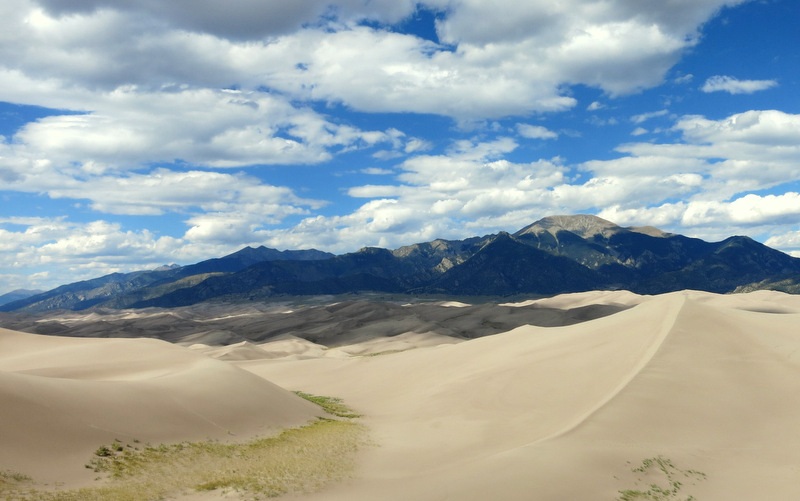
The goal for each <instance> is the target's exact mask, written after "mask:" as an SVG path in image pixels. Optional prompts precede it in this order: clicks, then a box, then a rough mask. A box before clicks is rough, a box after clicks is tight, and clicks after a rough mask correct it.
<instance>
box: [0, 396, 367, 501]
mask: <svg viewBox="0 0 800 501" xmlns="http://www.w3.org/2000/svg"><path fill="white" fill-rule="evenodd" d="M315 398H318V399H319V398H323V399H324V398H325V397H315ZM330 400H333V401H335V400H338V399H330ZM336 404H337V405H339V406H341V407H342V408H344V409H347V408H346V406H344V405H343V404H342V403H341V402H340V401H339V402H336ZM365 444H366V439H365V429H364V427H363V425H361V424H359V423H357V422H354V421H350V420H337V419H325V418H320V419H318V420H316V421H314V422H311V423H310V424H308V425H306V426H303V427H300V428H293V429H289V430H285V431H284V432H283V433H281V434H280V435H278V436H276V437H269V438H260V439H256V440H252V441H249V442H243V443H221V442H217V441H199V442H182V443H179V444H161V445H157V446H152V445H142V444H140V443H138V441H134V443H133V444H123V443H121V442H119V441H115V442H114V443H111V444H108V445H103V446H100V447H99V448H98V449H97V450H96V451H95V454H94V456H93V457H92V458H91V460H90V461H89V462H88V463H87V464H86V467H87V468H90V469H92V470H94V471H95V472H97V473H98V485H96V486H92V487H87V488H83V489H72V490H52V489H47V488H45V487H43V486H37V485H36V484H35V483H34V482H33V481H32V480H31V479H30V478H28V477H26V476H24V475H21V474H17V473H13V472H4V473H2V474H0V499H4V500H19V501H147V500H161V499H165V498H169V497H172V496H176V495H180V494H183V493H190V492H196V491H212V490H217V489H221V490H223V491H226V492H231V491H235V492H239V493H240V494H241V495H242V496H243V497H244V498H245V499H263V498H265V497H276V496H280V495H283V494H287V493H302V492H313V491H317V490H319V489H321V488H323V487H324V486H326V485H328V484H329V483H332V482H335V481H337V480H341V479H342V478H345V477H346V476H347V475H348V474H349V473H350V472H351V471H352V469H353V467H354V465H355V459H356V453H357V451H358V449H359V448H361V447H363V446H364V445H365Z"/></svg>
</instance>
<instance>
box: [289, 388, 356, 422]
mask: <svg viewBox="0 0 800 501" xmlns="http://www.w3.org/2000/svg"><path fill="white" fill-rule="evenodd" d="M295 394H296V395H297V396H298V397H302V398H305V399H306V400H308V401H309V402H313V403H315V404H317V405H319V406H320V407H322V409H323V410H324V411H325V412H327V413H328V414H332V415H334V416H337V417H342V418H348V419H354V418H360V417H361V414H357V413H356V412H354V411H353V409H351V408H350V407H348V406H346V405H345V404H344V403H343V402H342V399H341V398H334V397H321V396H318V395H310V394H308V393H303V392H302V391H296V392H295Z"/></svg>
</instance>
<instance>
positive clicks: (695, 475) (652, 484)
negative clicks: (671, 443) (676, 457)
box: [617, 456, 706, 501]
mask: <svg viewBox="0 0 800 501" xmlns="http://www.w3.org/2000/svg"><path fill="white" fill-rule="evenodd" d="M631 472H632V473H636V474H637V477H638V478H637V480H636V484H637V485H636V488H634V489H626V490H622V491H619V493H620V496H619V497H618V498H617V501H638V500H651V501H673V500H675V501H694V500H695V497H694V496H692V495H687V494H685V493H683V492H682V490H683V488H684V487H685V486H686V483H691V484H692V485H694V484H696V483H697V481H699V480H705V478H706V474H705V473H703V472H700V471H696V470H683V469H681V468H678V467H677V466H675V465H674V464H673V463H672V461H671V460H670V459H668V458H665V457H662V456H656V457H653V458H648V459H644V460H642V464H641V465H640V466H637V467H634V468H631ZM642 477H646V478H647V481H646V482H647V485H646V486H644V487H640V485H639V484H642V483H645V480H644V479H643V478H642Z"/></svg>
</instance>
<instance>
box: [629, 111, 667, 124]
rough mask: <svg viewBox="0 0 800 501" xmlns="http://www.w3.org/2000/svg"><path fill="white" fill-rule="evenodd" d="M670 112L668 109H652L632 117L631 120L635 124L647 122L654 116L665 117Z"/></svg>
mask: <svg viewBox="0 0 800 501" xmlns="http://www.w3.org/2000/svg"><path fill="white" fill-rule="evenodd" d="M668 113H669V111H668V110H658V111H651V112H648V113H641V114H639V115H634V116H632V117H631V122H633V123H635V124H640V123H643V122H646V121H648V120H650V119H652V118H657V117H663V116H666V115H667V114H668Z"/></svg>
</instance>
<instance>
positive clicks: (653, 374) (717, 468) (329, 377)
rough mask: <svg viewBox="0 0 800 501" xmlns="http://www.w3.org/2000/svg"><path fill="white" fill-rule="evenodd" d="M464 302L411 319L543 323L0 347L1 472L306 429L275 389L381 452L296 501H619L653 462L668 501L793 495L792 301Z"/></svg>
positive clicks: (38, 470)
mask: <svg viewBox="0 0 800 501" xmlns="http://www.w3.org/2000/svg"><path fill="white" fill-rule="evenodd" d="M459 306H461V307H460V308H450V307H449V306H447V305H438V307H439V308H442V309H448V310H450V312H449V313H443V312H439V311H436V310H433V309H431V310H424V311H425V318H427V319H430V318H436V317H437V315H449V316H448V317H447V318H448V319H449V321H450V322H451V323H455V324H457V327H455V329H454V330H456V331H461V330H463V329H469V328H470V325H469V322H472V323H473V324H474V325H473V326H472V327H473V328H474V329H475V330H480V329H481V328H482V327H481V325H480V322H481V321H482V320H481V317H480V315H478V314H477V312H479V311H485V312H486V316H485V317H484V318H483V321H491V322H493V321H495V320H496V319H497V315H499V314H500V312H502V311H511V310H514V309H524V310H526V311H530V310H532V309H537V308H540V309H541V312H542V313H543V314H545V315H553V316H551V317H548V318H550V320H549V321H548V323H547V325H549V326H547V327H545V326H530V325H528V326H521V327H517V328H514V329H512V330H509V331H507V332H502V333H499V334H495V335H489V336H485V337H479V338H477V339H468V340H465V339H464V338H463V337H462V336H457V337H453V336H444V335H442V334H441V332H440V331H441V328H439V329H438V330H437V331H436V332H424V331H422V330H421V329H420V330H418V331H409V332H406V333H400V334H398V333H397V332H396V331H397V330H399V329H400V328H401V327H402V325H401V326H400V327H398V326H397V325H395V326H393V330H392V331H391V334H392V335H390V336H381V335H380V334H381V332H380V326H381V325H390V324H391V323H392V321H393V319H401V320H402V321H403V322H409V325H410V324H411V323H410V320H409V319H408V318H409V317H408V311H407V310H403V308H402V307H396V306H389V307H386V308H382V309H379V313H381V314H383V315H385V316H386V317H385V318H384V319H378V318H376V317H373V316H372V314H371V313H370V312H368V311H366V310H365V306H364V305H354V304H342V305H340V306H338V307H333V308H332V310H330V311H334V312H339V313H342V310H348V311H350V312H351V314H352V315H353V316H352V317H351V318H353V319H362V320H363V319H365V318H369V319H370V323H369V330H368V331H367V330H365V327H364V326H363V325H359V324H358V323H357V322H355V321H354V323H352V326H353V328H354V329H355V330H356V331H357V332H356V334H352V333H344V331H342V333H343V334H344V335H342V336H339V335H337V336H335V339H334V344H335V346H333V347H332V346H328V345H324V344H321V343H313V342H311V341H308V340H306V339H301V338H298V337H295V336H293V335H291V334H290V333H285V334H282V335H281V336H278V337H276V338H274V339H271V340H270V341H268V342H263V343H259V344H254V343H249V342H247V343H239V344H235V345H230V346H195V347H194V348H195V349H193V350H190V349H186V348H184V347H182V346H177V345H169V344H167V343H164V342H159V341H153V340H105V339H103V340H98V339H67V338H53V337H44V336H36V335H30V334H22V333H16V332H11V331H0V399H2V402H3V406H2V408H0V425H2V427H3V429H9V427H10V428H13V429H15V430H20V432H19V433H18V434H14V435H13V436H12V435H8V434H3V436H2V439H0V440H2V444H0V445H2V447H0V469H2V468H12V469H15V470H25V469H28V470H29V471H30V472H31V473H33V474H36V475H39V476H43V475H50V477H49V478H55V477H60V478H65V477H69V475H72V474H73V473H76V472H75V471H74V470H70V469H68V468H66V467H65V466H64V465H65V464H67V463H69V462H70V461H72V462H77V465H78V468H80V467H81V465H82V464H83V463H82V462H83V461H85V458H86V456H87V454H88V453H91V450H92V449H93V448H94V447H96V446H97V444H98V443H103V442H107V441H108V440H109V439H113V438H116V437H119V438H122V439H127V438H128V437H134V436H136V437H138V438H140V439H142V440H166V439H170V438H176V437H179V436H180V437H187V438H191V437H197V436H206V435H208V436H219V435H220V433H221V432H222V431H223V429H225V430H227V429H230V430H234V431H235V432H236V433H238V434H242V435H244V434H246V433H252V432H253V430H262V429H265V428H270V427H279V426H289V425H293V424H298V423H300V422H303V421H305V420H307V419H309V418H310V417H313V415H314V410H315V409H314V408H311V409H309V408H308V407H307V406H306V405H305V402H303V401H298V400H297V399H296V398H295V397H294V396H293V395H292V394H291V393H288V392H286V391H285V390H282V389H281V388H278V387H276V386H274V385H272V384H271V383H269V382H268V381H272V382H274V383H276V384H277V385H279V386H280V387H282V388H286V389H287V390H304V391H310V392H313V393H317V394H322V395H331V396H337V397H342V398H343V399H345V401H346V402H347V403H348V404H349V405H351V406H352V407H354V408H356V409H357V410H358V411H360V412H361V413H363V414H364V417H363V418H362V420H363V422H364V423H365V424H366V425H367V426H368V427H369V429H370V435H371V439H372V441H373V442H374V443H375V446H374V447H369V448H367V449H366V450H365V451H363V452H362V453H361V458H360V462H359V467H358V469H357V471H356V472H355V474H354V476H353V478H352V479H350V480H347V481H345V482H343V483H341V484H339V485H337V486H334V487H331V488H329V489H327V490H325V491H323V492H320V493H317V494H309V495H304V496H294V497H291V499H306V500H333V501H336V500H348V501H349V500H356V501H357V500H376V499H380V500H401V499H402V500H408V499H413V500H422V501H425V500H431V501H432V500H445V499H458V500H466V501H470V500H486V499H494V500H564V499H569V500H604V499H605V500H614V499H617V498H618V497H619V496H620V491H621V490H624V489H640V488H641V489H644V490H646V489H647V488H649V484H650V483H657V482H662V484H663V483H664V481H665V478H662V477H664V475H663V474H662V473H660V472H659V471H657V469H655V470H653V471H649V472H647V473H634V472H632V471H631V469H632V468H633V467H635V466H637V465H639V464H641V461H642V460H644V459H647V458H653V457H658V456H661V457H663V458H668V459H670V460H671V461H672V462H673V463H674V464H675V465H677V467H678V468H680V469H681V471H678V470H675V472H676V473H675V475H677V477H676V478H678V477H679V479H680V481H681V482H682V485H680V486H679V490H680V492H678V493H676V494H675V495H674V496H672V497H665V498H664V499H686V498H688V496H690V495H692V496H694V497H695V498H696V499H698V500H700V501H702V500H716V499H726V500H753V499H771V500H772V499H775V500H778V499H780V500H782V499H787V500H789V499H798V498H800V483H798V481H797V479H798V478H800V425H798V423H800V400H798V398H797V396H798V395H800V297H798V296H789V295H785V294H781V293H775V292H757V293H751V294H742V295H729V296H719V295H714V294H708V293H703V292H694V291H684V292H678V293H672V294H666V295H661V296H637V295H634V294H631V293H628V292H624V291H618V292H592V293H582V294H570V295H564V296H557V297H554V298H547V299H539V300H535V301H532V302H528V303H526V304H524V305H521V304H516V305H506V306H504V307H503V308H505V310H498V309H497V307H496V306H495V307H489V306H487V307H486V308H485V310H480V308H481V307H470V306H463V305H459ZM428 307H430V308H434V307H435V305H429V306H426V307H425V308H428ZM609 308H611V309H609ZM455 310H458V311H463V312H464V315H465V316H463V317H459V316H454V311H455ZM595 310H597V311H595ZM612 310H613V311H617V313H614V314H610V315H609V314H607V313H608V312H609V311H612ZM419 311H423V310H419ZM598 311H599V312H605V314H604V315H601V314H598ZM559 312H560V313H559ZM565 312H570V313H569V314H566V313H565ZM315 314H317V315H322V313H321V312H317V313H315ZM393 315H397V317H395V316H393ZM581 315H586V318H584V321H582V322H580V323H575V320H576V318H578V317H580V316H581ZM534 316H536V318H537V319H541V318H542V317H541V316H540V315H534ZM559 318H560V319H561V323H560V324H556V325H554V323H553V322H555V320H556V319H559ZM293 321H296V320H293ZM291 322H292V321H289V320H287V321H286V323H287V325H288V324H291ZM414 325H418V324H414ZM441 325H442V324H437V326H441ZM340 327H341V326H339V327H338V328H340ZM314 328H315V329H317V328H319V329H322V325H321V324H320V325H319V326H315V327H314ZM359 329H360V330H359ZM337 332H339V331H337ZM323 337H324V336H323ZM345 339H346V340H349V341H350V342H349V343H344V342H343V340H345ZM364 355H373V356H364ZM254 395H255V396H257V398H254ZM54 444H55V445H54ZM54 447H55V448H54ZM43 458H45V459H43ZM688 470H694V471H696V472H702V473H703V475H700V473H690V472H688ZM204 496H205V497H202V499H211V498H210V497H209V495H208V494H205V495H204ZM200 498H201V497H199V496H198V499H200Z"/></svg>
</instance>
